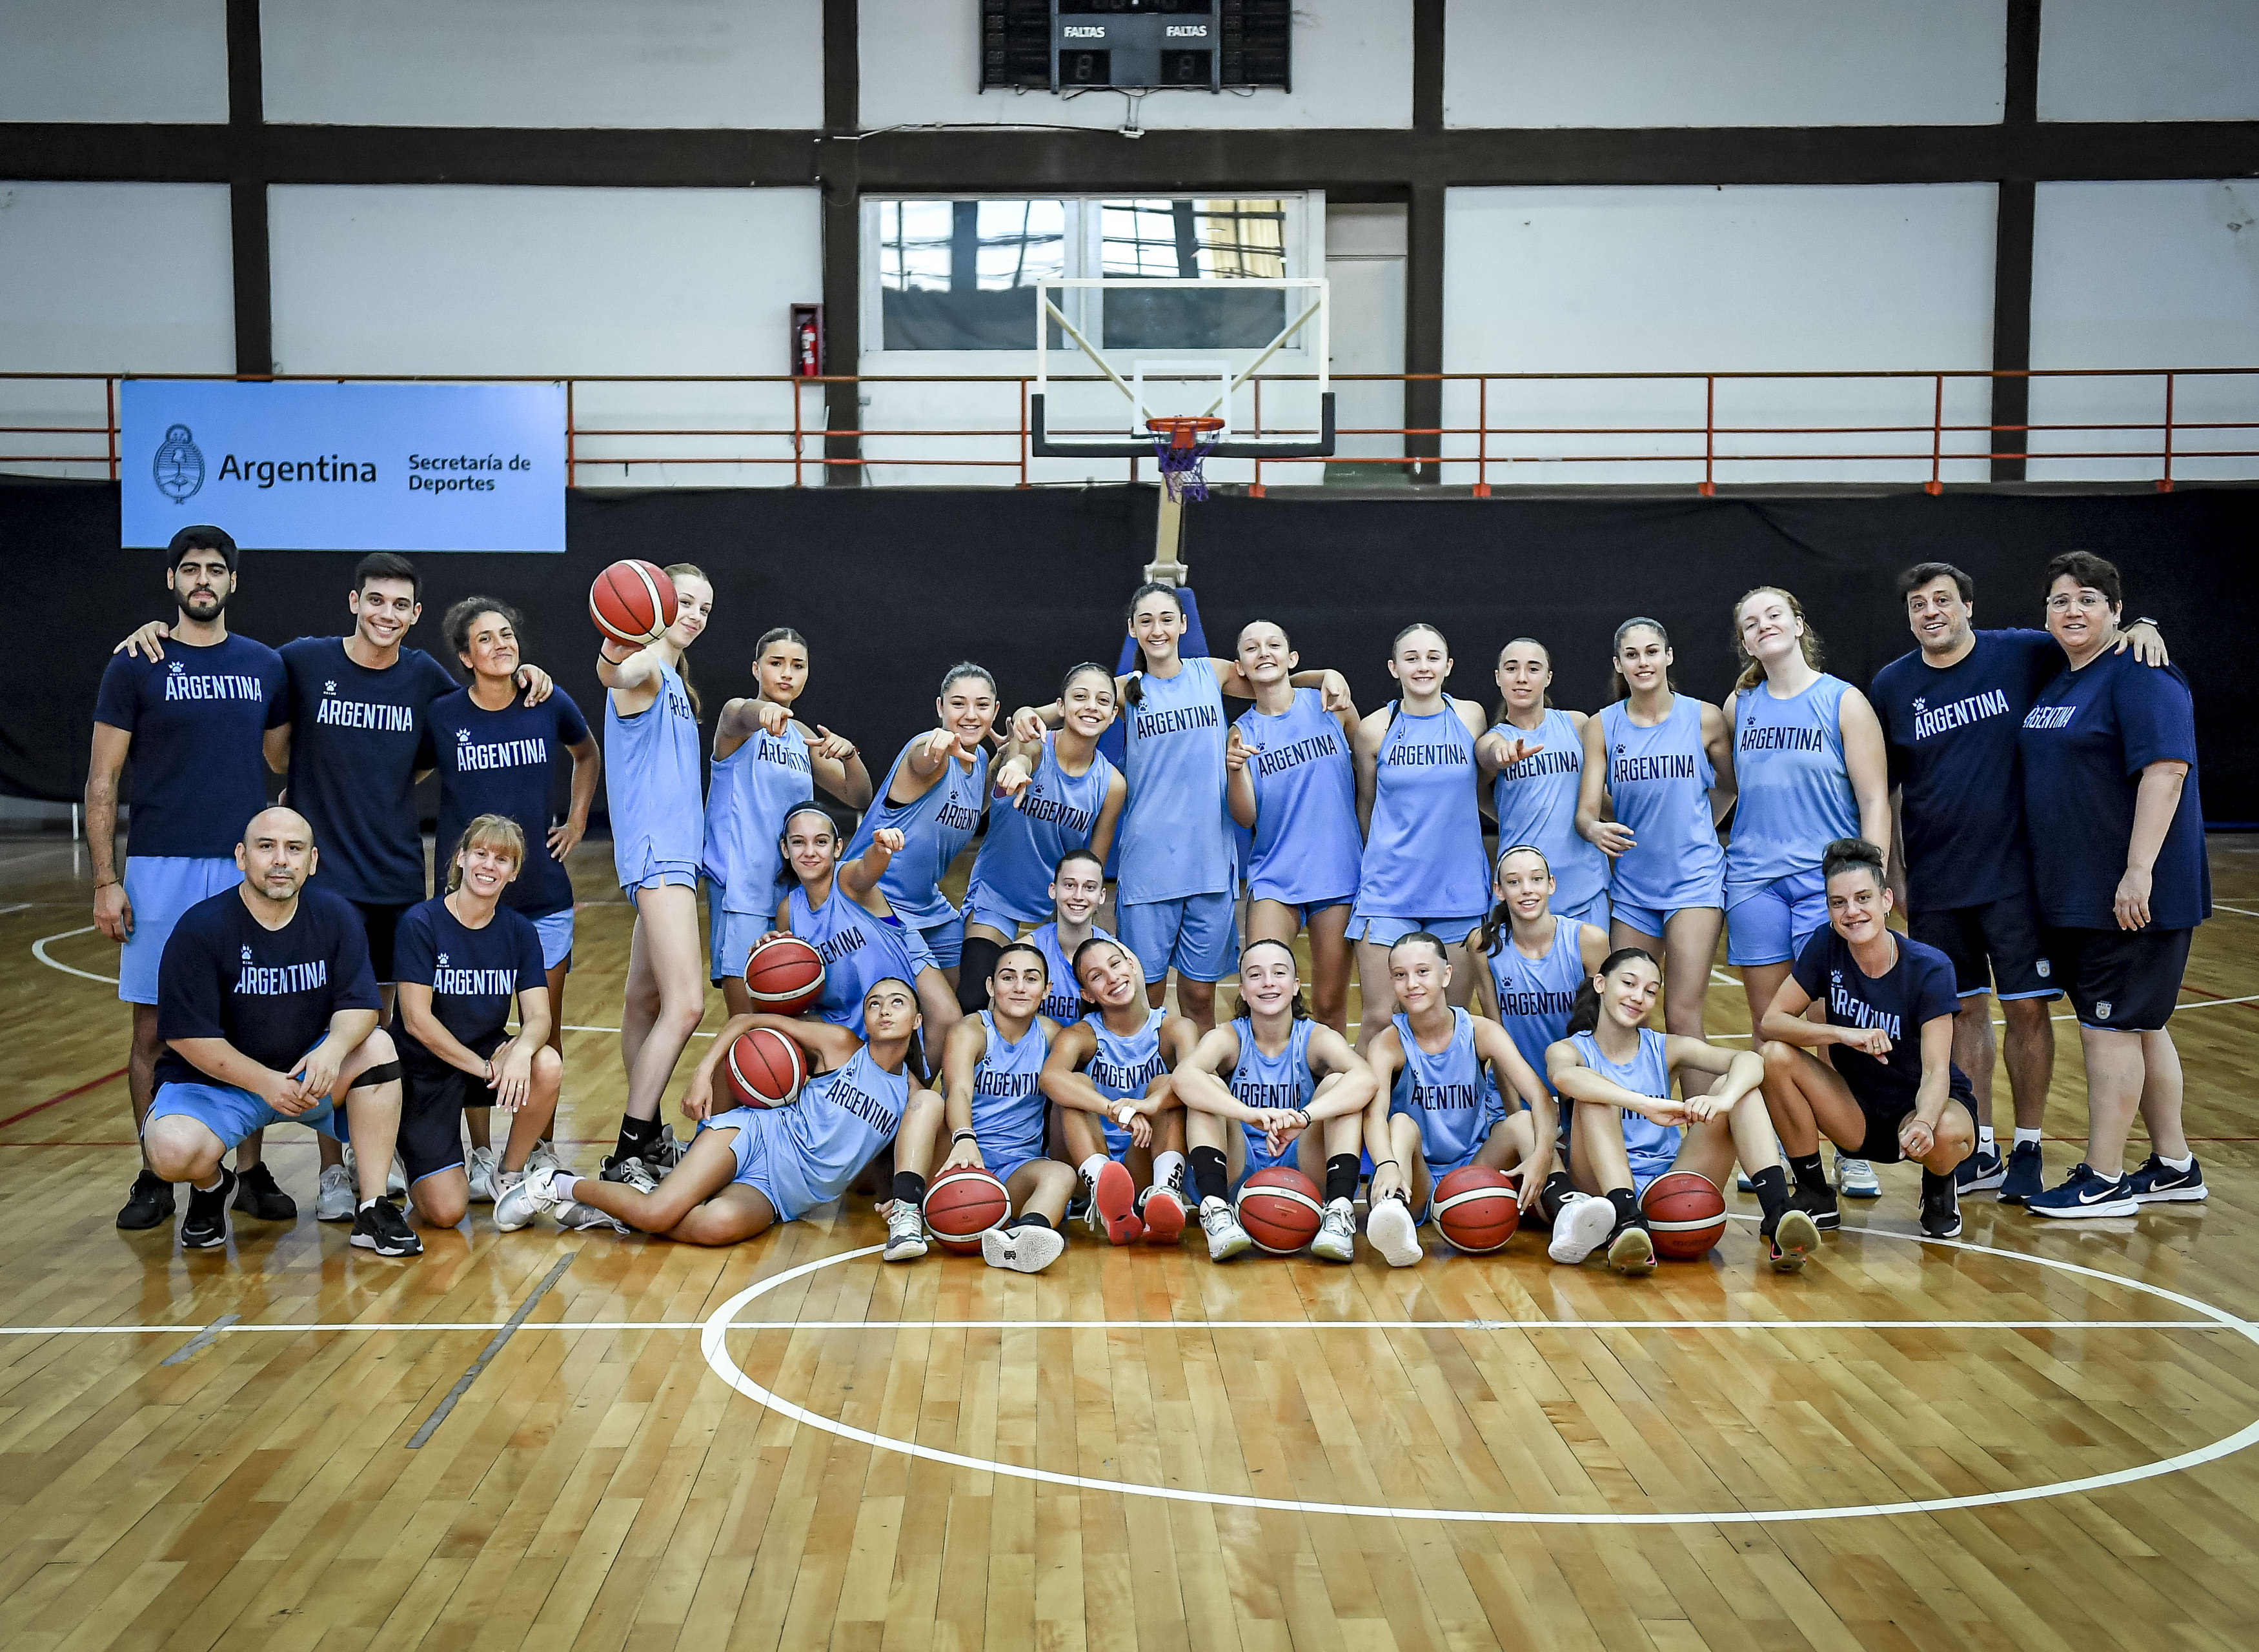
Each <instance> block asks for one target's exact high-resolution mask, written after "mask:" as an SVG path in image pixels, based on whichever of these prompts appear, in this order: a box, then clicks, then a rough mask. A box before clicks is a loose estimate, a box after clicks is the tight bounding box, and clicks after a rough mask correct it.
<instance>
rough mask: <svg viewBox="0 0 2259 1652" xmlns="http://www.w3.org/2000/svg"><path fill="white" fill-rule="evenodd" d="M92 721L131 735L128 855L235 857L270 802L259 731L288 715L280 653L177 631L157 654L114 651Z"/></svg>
mask: <svg viewBox="0 0 2259 1652" xmlns="http://www.w3.org/2000/svg"><path fill="white" fill-rule="evenodd" d="M94 720H95V721H96V723H108V724H109V725H110V727H111V728H113V729H123V730H125V732H126V733H128V734H130V735H132V737H133V744H132V745H131V746H130V747H128V748H127V755H126V761H127V765H128V767H129V768H130V769H131V771H132V782H133V789H132V801H133V813H132V817H131V819H130V821H129V825H130V828H131V831H130V834H129V837H128V839H127V846H126V852H127V853H129V854H133V855H152V856H153V855H173V856H189V857H196V858H205V859H216V858H224V857H226V856H231V855H232V854H234V853H235V846H236V844H239V843H240V842H242V841H243V829H244V827H245V826H246V825H247V824H249V823H250V821H251V817H252V816H253V815H256V814H257V813H258V812H259V811H260V809H262V808H266V807H267V758H266V755H265V749H264V747H263V745H262V744H261V737H263V736H264V735H265V733H266V731H267V730H269V729H272V728H274V727H277V726H278V725H280V724H281V723H287V722H289V720H290V710H289V695H288V694H286V693H285V692H284V681H283V671H282V660H281V656H280V655H278V654H276V653H275V652H274V650H273V649H271V648H269V647H267V644H264V643H254V642H253V641H252V640H251V639H250V638H249V637H234V636H230V637H224V638H223V639H221V640H220V641H219V642H217V643H214V644H211V645H210V647H208V648H197V647H193V646H191V645H189V644H187V643H183V642H182V641H181V640H180V638H178V637H171V638H168V639H167V641H166V644H165V657H164V659H158V660H149V659H134V658H133V657H132V655H130V654H112V655H111V656H110V663H109V664H108V665H107V666H103V668H102V687H101V688H100V689H99V690H98V691H97V692H96V695H95V700H94Z"/></svg>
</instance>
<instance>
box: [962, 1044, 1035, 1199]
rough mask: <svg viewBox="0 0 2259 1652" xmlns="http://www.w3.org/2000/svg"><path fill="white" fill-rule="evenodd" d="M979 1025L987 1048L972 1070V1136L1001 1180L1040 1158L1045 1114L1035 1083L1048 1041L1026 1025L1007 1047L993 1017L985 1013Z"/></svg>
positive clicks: (982, 1155) (981, 1153)
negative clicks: (1020, 1034)
mask: <svg viewBox="0 0 2259 1652" xmlns="http://www.w3.org/2000/svg"><path fill="white" fill-rule="evenodd" d="M980 1025H981V1028H982V1029H983V1030H984V1031H985V1032H986V1033H987V1036H988V1047H987V1050H984V1051H983V1052H982V1054H981V1057H980V1061H979V1062H978V1063H977V1064H976V1065H974V1067H973V1136H975V1137H976V1138H977V1139H978V1141H979V1143H980V1157H982V1158H983V1159H985V1160H986V1161H987V1164H988V1167H989V1169H990V1170H992V1171H995V1172H996V1173H997V1174H998V1175H1002V1174H1004V1173H1005V1171H1007V1170H1008V1169H1009V1168H1010V1167H1013V1166H1015V1165H1018V1164H1023V1163H1024V1162H1025V1161H1027V1160H1029V1159H1031V1158H1041V1157H1043V1156H1044V1119H1045V1116H1046V1113H1047V1108H1046V1107H1045V1104H1044V1094H1043V1092H1042V1091H1041V1090H1040V1089H1038V1088H1037V1079H1038V1078H1039V1077H1040V1076H1041V1075H1042V1073H1043V1070H1044V1057H1045V1056H1046V1055H1048V1054H1050V1053H1051V1041H1050V1040H1049V1039H1047V1038H1045V1037H1044V1029H1043V1023H1042V1022H1029V1024H1028V1030H1027V1032H1026V1034H1025V1035H1024V1036H1023V1037H1022V1038H1021V1039H1020V1041H1019V1043H1006V1042H1005V1040H1004V1035H1003V1034H1002V1033H1001V1032H999V1031H997V1030H996V1018H995V1016H994V1015H993V1014H992V1013H990V1012H989V1011H987V1010H985V1009H984V1010H982V1011H981V1012H980ZM1000 1167H1001V1168H1000Z"/></svg>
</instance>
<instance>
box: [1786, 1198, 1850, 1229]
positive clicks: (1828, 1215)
mask: <svg viewBox="0 0 2259 1652" xmlns="http://www.w3.org/2000/svg"><path fill="white" fill-rule="evenodd" d="M1788 1207H1789V1208H1790V1209H1791V1210H1800V1211H1802V1212H1803V1213H1804V1214H1806V1215H1807V1216H1809V1217H1811V1218H1812V1225H1813V1226H1814V1227H1815V1228H1818V1229H1820V1231H1821V1232H1822V1233H1833V1232H1834V1231H1835V1229H1836V1228H1841V1227H1842V1225H1843V1208H1842V1206H1841V1205H1839V1204H1837V1203H1836V1201H1835V1189H1834V1188H1832V1187H1799V1188H1798V1189H1797V1190H1796V1191H1795V1192H1794V1193H1791V1194H1790V1195H1789V1196H1788Z"/></svg>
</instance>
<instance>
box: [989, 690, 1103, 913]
mask: <svg viewBox="0 0 2259 1652" xmlns="http://www.w3.org/2000/svg"><path fill="white" fill-rule="evenodd" d="M1057 740H1058V736H1057V735H1055V734H1046V735H1045V736H1044V755H1043V760H1042V761H1041V762H1040V763H1038V764H1037V765H1036V772H1035V773H1034V774H1033V775H1031V776H1030V778H1029V780H1028V784H1027V786H1026V787H1024V788H1023V790H1022V791H1021V793H1020V795H1019V797H1018V798H1017V799H1016V800H1015V801H1012V802H1010V803H1007V802H1005V801H1004V800H1003V799H1001V798H998V799H997V800H996V801H995V802H994V805H993V806H992V807H991V808H989V810H988V835H987V837H984V838H982V839H981V840H980V855H979V857H978V858H976V859H975V860H974V861H973V878H972V881H971V884H970V886H969V887H967V888H966V894H965V906H966V910H967V911H968V912H1000V913H1002V914H1004V915H1006V916H1008V917H1009V918H1011V919H1012V920H1013V921H1014V922H1018V923H1040V922H1043V921H1044V919H1045V918H1047V917H1049V916H1050V915H1051V896H1050V895H1049V894H1047V893H1046V891H1048V890H1049V889H1050V888H1051V873H1052V872H1053V871H1054V870H1056V869H1057V867H1058V861H1059V857H1060V856H1061V855H1064V854H1065V853H1066V852H1067V851H1068V850H1070V849H1087V848H1088V847H1089V846H1090V834H1091V832H1092V831H1093V830H1095V829H1096V827H1097V825H1098V815H1099V811H1100V810H1101V808H1104V807H1105V804H1106V788H1107V787H1108V786H1109V785H1111V784H1112V783H1113V780H1114V773H1115V770H1114V765H1113V764H1111V763H1109V762H1108V761H1107V760H1106V758H1105V756H1104V754H1103V753H1101V752H1099V751H1093V752H1092V753H1091V754H1090V766H1089V767H1088V768H1087V769H1085V770H1084V771H1083V772H1082V773H1080V774H1069V773H1067V772H1066V771H1065V769H1063V768H1061V767H1060V766H1059V764H1058V750H1057V746H1056V742H1057Z"/></svg>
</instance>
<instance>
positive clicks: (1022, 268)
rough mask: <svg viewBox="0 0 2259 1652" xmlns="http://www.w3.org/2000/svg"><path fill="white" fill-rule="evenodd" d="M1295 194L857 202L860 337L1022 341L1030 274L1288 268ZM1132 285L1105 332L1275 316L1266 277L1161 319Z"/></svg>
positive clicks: (1294, 267)
mask: <svg viewBox="0 0 2259 1652" xmlns="http://www.w3.org/2000/svg"><path fill="white" fill-rule="evenodd" d="M1304 205H1305V203H1304V202H1303V200H1302V198H1301V197H1300V196H1288V197H1284V198H1271V199H1259V200H1238V199H1172V198H1168V197H1158V198H1137V199H1126V200H1103V199H1058V198H1051V199H1043V198H1037V199H1024V200H1023V199H1017V198H1014V199H1001V200H999V199H985V200H932V199H928V200H916V199H904V200H882V201H871V202H867V203H866V204H865V209H864V235H865V242H866V259H865V263H864V267H865V268H866V270H867V271H869V272H870V274H868V276H866V281H865V292H864V306H865V307H864V337H865V338H866V339H868V340H870V341H871V344H872V346H873V347H875V348H876V349H879V350H882V351H937V350H967V351H969V350H980V351H994V350H1017V351H1025V350H1032V349H1033V347H1034V336H1035V321H1036V295H1035V290H1034V288H1035V284H1036V283H1037V281H1045V280H1058V279H1061V278H1071V277H1089V276H1099V275H1112V276H1132V277H1137V278H1141V279H1144V280H1159V281H1175V280H1183V279H1207V280H1229V279H1231V278H1232V277H1235V276H1252V277H1268V278H1272V279H1278V278H1283V277H1291V276H1297V275H1300V274H1302V273H1303V262H1304V260H1303V259H1302V257H1301V239H1302V231H1303V218H1304ZM1129 297H1130V296H1129V295H1123V296H1119V297H1109V299H1108V304H1107V312H1108V313H1107V316H1106V320H1105V331H1106V334H1107V338H1106V342H1107V343H1108V345H1124V346H1131V347H1136V346H1139V345H1149V344H1150V345H1158V346H1163V347H1167V346H1177V347H1183V348H1188V349H1198V348H1208V347H1214V346H1215V345H1218V344H1220V343H1222V342H1225V341H1226V340H1227V339H1229V340H1231V341H1236V339H1237V338H1239V337H1240V336H1242V335H1244V334H1249V333H1253V332H1257V331H1263V330H1264V329H1265V327H1266V324H1267V327H1268V331H1263V336H1264V337H1265V338H1268V337H1269V336H1271V334H1272V333H1275V332H1276V331H1277V330H1278V328H1279V326H1280V325H1283V324H1284V310H1285V302H1284V297H1283V295H1281V294H1279V293H1278V292H1277V291H1275V290H1273V291H1260V290H1258V291H1251V292H1248V293H1245V294H1236V293H1218V294H1215V295H1214V296H1212V297H1210V298H1205V299H1203V300H1202V301H1201V303H1199V304H1198V305H1197V306H1195V307H1193V308H1192V309H1187V308H1186V307H1183V306H1177V307H1174V308H1173V309H1172V310H1170V311H1169V319H1168V320H1167V321H1166V323H1165V324H1164V323H1162V322H1160V321H1159V320H1158V319H1157V317H1158V310H1157V311H1156V312H1155V313H1154V315H1150V316H1149V315H1144V314H1141V313H1140V307H1139V306H1138V305H1137V304H1136V303H1131V302H1125V300H1127V299H1129ZM1157 327H1158V328H1159V330H1160V331H1159V332H1156V331H1154V330H1155V329H1156V328H1157ZM1162 333H1165V334H1166V335H1167V336H1165V337H1164V336H1161V334H1162ZM1149 334H1151V335H1152V336H1150V337H1149V336H1148V335H1149Z"/></svg>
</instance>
